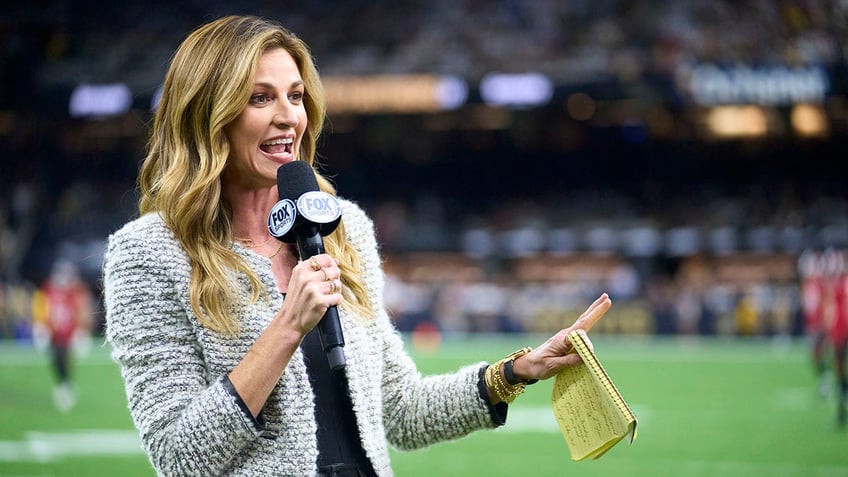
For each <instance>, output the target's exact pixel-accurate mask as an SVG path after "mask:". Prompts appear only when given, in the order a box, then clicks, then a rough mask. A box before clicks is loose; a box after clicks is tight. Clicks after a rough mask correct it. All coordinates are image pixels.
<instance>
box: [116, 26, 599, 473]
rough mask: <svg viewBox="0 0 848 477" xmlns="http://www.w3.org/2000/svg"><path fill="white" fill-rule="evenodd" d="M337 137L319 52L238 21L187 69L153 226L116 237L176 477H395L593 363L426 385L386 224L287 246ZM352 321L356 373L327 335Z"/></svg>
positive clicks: (157, 427)
mask: <svg viewBox="0 0 848 477" xmlns="http://www.w3.org/2000/svg"><path fill="white" fill-rule="evenodd" d="M324 119H325V107H324V98H323V95H322V87H321V82H320V78H319V76H318V72H317V70H316V68H315V66H314V64H313V62H312V58H311V54H310V52H309V50H308V47H307V46H306V45H305V44H304V43H303V42H302V41H301V40H300V39H299V38H297V37H296V36H295V35H293V34H292V33H291V32H289V31H288V30H286V29H285V28H283V27H282V26H280V25H279V24H277V23H276V22H273V21H269V20H265V19H261V18H257V17H248V16H238V17H224V18H221V19H218V20H215V21H212V22H210V23H208V24H206V25H203V26H201V27H199V28H198V29H197V30H195V31H194V32H192V33H191V34H190V35H189V36H188V37H187V38H186V40H185V41H184V42H183V43H182V45H181V46H180V47H179V48H178V50H177V52H176V53H175V55H174V56H173V60H172V62H171V65H170V67H169V70H168V73H167V74H166V78H165V83H164V87H163V91H162V99H161V102H160V104H159V107H158V109H157V111H156V116H155V119H154V123H153V126H152V136H151V139H150V141H149V150H148V154H147V157H146V159H145V161H144V163H143V165H142V168H141V172H140V175H139V189H140V191H141V199H140V204H139V213H140V215H141V216H140V217H139V218H137V219H135V220H133V221H131V222H130V223H128V224H126V225H125V226H124V227H122V228H121V229H120V230H119V231H117V232H115V233H114V234H112V235H111V236H110V238H109V243H108V248H107V252H106V256H105V261H104V269H103V284H104V298H105V305H106V337H107V340H108V342H109V343H110V344H111V345H112V356H113V358H114V359H115V360H116V361H117V362H118V363H119V364H120V366H121V371H122V375H123V377H124V381H125V385H126V392H127V397H128V401H129V406H130V412H131V414H132V417H133V420H134V423H135V425H136V427H137V428H138V430H139V432H140V435H141V439H142V443H143V447H144V449H145V450H146V452H147V453H148V456H149V458H150V460H151V462H152V464H153V466H154V467H155V469H156V471H157V472H158V473H159V474H160V475H179V476H190V475H203V476H208V475H316V474H317V475H322V476H324V475H334V476H348V475H350V476H363V475H365V476H372V475H379V476H388V475H392V469H391V464H390V461H389V451H388V445H387V444H388V443H391V444H392V445H394V446H395V447H397V448H400V449H415V448H422V447H425V446H428V445H430V444H433V443H436V442H440V441H445V440H450V439H456V438H459V437H461V436H464V435H467V434H469V433H471V432H473V431H476V430H479V429H485V428H495V427H498V426H500V425H502V424H503V423H504V422H505V419H506V413H507V410H508V404H509V403H510V402H512V400H513V399H515V398H516V397H517V396H518V395H519V394H521V392H522V391H523V390H524V387H525V385H527V384H531V383H532V382H535V381H536V380H538V379H547V378H550V377H552V376H554V375H555V374H557V372H559V371H560V370H562V369H563V368H565V367H566V366H570V365H574V364H577V363H578V362H579V357H578V356H577V355H576V354H573V353H568V351H569V349H570V346H569V344H568V343H567V341H566V336H567V333H568V332H569V331H571V330H574V329H583V330H586V331H588V329H589V328H591V326H592V325H593V324H594V323H595V322H596V321H597V320H598V319H599V318H600V317H601V316H602V315H603V314H604V313H606V311H607V310H608V309H609V307H610V306H611V301H610V299H609V297H608V296H607V295H606V294H603V295H601V297H599V298H598V299H597V300H596V301H595V302H594V303H593V304H592V305H591V306H590V307H589V309H587V310H586V312H585V313H583V314H582V315H581V317H580V318H578V320H577V321H576V322H575V323H574V324H573V325H572V326H570V327H568V328H566V329H563V330H560V331H559V332H558V333H556V334H555V335H554V336H553V337H551V338H550V339H548V340H547V341H546V342H545V343H543V344H542V345H540V346H539V347H537V348H536V349H530V348H523V349H521V350H519V351H517V352H516V353H512V354H510V355H509V356H507V357H506V358H503V359H501V360H498V361H497V362H495V363H494V364H488V363H485V362H480V363H476V364H471V365H469V366H465V367H463V368H461V369H459V370H458V371H456V372H454V373H449V374H444V375H439V376H427V377H425V376H422V375H421V374H420V373H419V372H418V370H417V369H416V366H415V364H414V362H413V361H412V360H411V358H410V357H409V356H408V355H407V354H406V352H405V350H404V345H403V342H402V340H401V336H400V334H399V333H398V332H397V329H396V328H395V327H394V326H393V324H392V322H391V320H390V318H389V316H388V314H387V313H386V309H385V306H384V304H383V302H382V300H383V297H382V294H383V287H384V274H383V270H382V266H381V259H380V256H379V252H378V246H377V241H376V239H375V232H374V227H373V222H372V221H371V219H370V218H369V217H368V216H366V214H365V213H364V211H363V210H362V209H361V208H360V207H359V206H358V205H356V204H354V203H353V202H350V201H347V200H340V203H341V208H342V220H341V223H340V224H339V226H338V228H336V229H335V231H334V232H333V233H331V234H329V235H327V236H326V237H325V238H324V246H325V249H326V253H323V254H318V255H315V256H314V257H311V258H309V259H305V260H303V261H301V260H300V259H299V257H298V253H297V250H296V249H295V248H294V247H293V245H286V244H284V243H283V242H278V241H276V240H274V239H273V237H272V236H271V235H269V231H268V228H267V225H266V224H267V221H268V213H269V211H270V210H271V208H272V206H273V205H274V204H275V203H276V202H277V201H278V191H277V182H276V179H277V169H278V168H279V167H280V166H281V165H283V164H287V163H290V162H292V161H304V162H306V163H307V164H309V165H310V166H311V167H313V170H312V172H314V173H315V175H316V179H317V181H318V184H319V186H320V189H321V190H322V191H324V192H326V193H328V194H335V190H334V188H333V187H332V185H331V184H330V183H329V181H327V180H326V179H325V178H324V177H323V176H321V175H320V174H319V173H318V172H317V170H315V169H314V167H316V166H315V164H314V161H315V154H316V144H317V140H318V137H319V134H320V133H321V130H322V125H323V121H324ZM331 306H338V311H339V316H340V321H341V324H342V328H343V331H344V336H345V342H346V344H345V348H344V350H345V351H344V353H345V355H346V359H347V366H346V368H343V369H342V370H340V371H337V372H334V371H333V370H331V368H330V367H329V365H328V362H327V359H326V356H325V354H324V352H323V350H322V348H321V345H320V342H319V336H318V333H317V330H316V328H315V326H316V324H317V323H318V321H320V319H321V318H322V317H323V316H324V314H325V312H326V311H327V309H328V307H331Z"/></svg>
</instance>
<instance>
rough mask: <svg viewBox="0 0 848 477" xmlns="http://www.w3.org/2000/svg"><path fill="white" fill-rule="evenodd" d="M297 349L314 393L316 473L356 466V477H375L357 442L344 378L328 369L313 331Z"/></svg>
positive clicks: (342, 372) (325, 358) (319, 340)
mask: <svg viewBox="0 0 848 477" xmlns="http://www.w3.org/2000/svg"><path fill="white" fill-rule="evenodd" d="M300 347H301V350H302V351H303V356H304V360H305V362H306V370H307V372H308V374H309V382H310V383H311V384H312V389H313V390H314V392H315V421H316V423H317V425H318V467H319V469H321V468H325V467H331V466H339V465H342V466H345V467H347V466H354V465H356V466H358V468H359V472H360V475H376V473H375V472H374V470H373V469H372V467H371V463H370V461H369V460H368V457H367V456H366V455H365V450H364V449H363V448H362V440H361V439H360V438H359V428H358V427H357V424H356V415H355V414H354V413H353V404H352V403H351V400H350V390H349V388H348V382H347V375H346V374H345V373H344V370H339V371H337V372H333V371H332V370H331V369H330V365H329V363H328V362H327V355H326V354H325V353H324V350H323V349H322V348H321V339H320V337H319V335H318V328H317V327H316V328H313V329H312V331H310V332H309V333H307V335H306V337H305V338H304V339H303V342H302V343H301V345H300ZM354 475H356V474H354Z"/></svg>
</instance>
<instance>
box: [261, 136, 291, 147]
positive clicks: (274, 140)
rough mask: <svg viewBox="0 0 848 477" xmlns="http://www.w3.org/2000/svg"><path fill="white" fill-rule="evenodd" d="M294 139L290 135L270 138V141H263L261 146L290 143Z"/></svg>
mask: <svg viewBox="0 0 848 477" xmlns="http://www.w3.org/2000/svg"><path fill="white" fill-rule="evenodd" d="M292 142H294V140H293V139H292V138H290V137H287V138H282V139H272V140H270V141H266V142H263V143H262V145H263V146H276V145H279V144H291V143H292Z"/></svg>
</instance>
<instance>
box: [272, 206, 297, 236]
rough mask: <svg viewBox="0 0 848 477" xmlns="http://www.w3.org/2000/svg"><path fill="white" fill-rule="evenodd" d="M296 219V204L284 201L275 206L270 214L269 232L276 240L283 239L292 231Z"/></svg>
mask: <svg viewBox="0 0 848 477" xmlns="http://www.w3.org/2000/svg"><path fill="white" fill-rule="evenodd" d="M296 218H297V210H296V209H295V206H294V202H292V201H290V200H289V199H283V200H281V201H279V202H277V203H276V204H274V207H272V208H271V212H269V213H268V232H270V233H271V235H273V236H274V237H276V238H281V237H282V236H284V235H285V234H287V233H288V232H289V230H291V228H292V226H293V225H294V221H295V219H296Z"/></svg>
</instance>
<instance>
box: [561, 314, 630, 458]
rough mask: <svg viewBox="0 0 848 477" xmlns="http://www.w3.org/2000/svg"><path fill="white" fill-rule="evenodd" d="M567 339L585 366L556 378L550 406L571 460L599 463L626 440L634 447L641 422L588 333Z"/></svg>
mask: <svg viewBox="0 0 848 477" xmlns="http://www.w3.org/2000/svg"><path fill="white" fill-rule="evenodd" d="M568 339H569V340H570V341H571V344H572V346H574V349H575V351H577V353H579V354H580V357H581V358H583V363H581V364H579V365H577V366H569V367H568V368H566V369H564V370H562V371H561V372H560V373H559V374H557V376H556V380H555V381H554V390H553V394H552V396H551V405H552V407H553V411H554V416H555V417H556V420H557V423H558V424H559V429H560V431H562V435H563V437H565V441H566V443H567V444H568V448H569V449H570V450H571V459H572V460H584V459H588V458H592V459H597V458H599V457H601V456H602V455H604V453H606V452H607V451H608V450H610V449H611V448H612V447H613V446H615V445H616V444H618V442H619V441H621V440H622V439H624V438H625V437H626V438H628V440H629V442H630V443H631V444H632V443H633V441H634V440H635V439H636V424H637V422H638V421H637V419H636V415H635V414H633V411H632V410H631V409H630V406H628V405H627V402H626V401H625V400H624V398H623V397H622V396H621V393H619V392H618V389H617V388H616V387H615V384H614V383H613V382H612V379H610V377H609V375H608V374H607V372H606V370H605V369H604V367H603V366H602V365H601V362H600V361H598V358H597V356H595V353H594V351H592V349H591V348H590V347H589V345H588V343H587V341H586V340H587V339H588V338H587V336H586V332H585V331H583V330H574V331H572V332H571V333H569V335H568Z"/></svg>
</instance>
